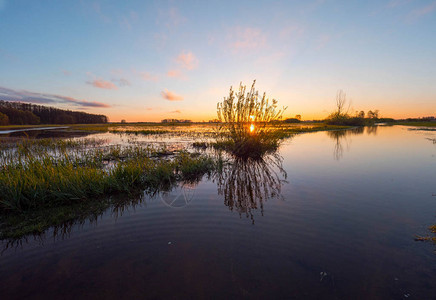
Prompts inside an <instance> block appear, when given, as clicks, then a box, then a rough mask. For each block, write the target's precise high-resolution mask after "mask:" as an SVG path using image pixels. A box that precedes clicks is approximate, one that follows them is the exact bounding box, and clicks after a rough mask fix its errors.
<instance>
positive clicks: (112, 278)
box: [0, 126, 436, 299]
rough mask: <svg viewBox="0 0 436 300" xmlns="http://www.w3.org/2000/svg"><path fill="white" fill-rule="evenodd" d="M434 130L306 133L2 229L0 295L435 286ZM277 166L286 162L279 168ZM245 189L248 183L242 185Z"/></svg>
mask: <svg viewBox="0 0 436 300" xmlns="http://www.w3.org/2000/svg"><path fill="white" fill-rule="evenodd" d="M435 137H436V134H435V132H429V131H410V130H408V128H407V127H402V126H395V127H374V128H365V129H364V130H359V129H358V130H354V131H340V132H318V133H310V134H302V135H298V136H296V137H294V138H293V139H289V140H286V141H285V143H284V145H283V146H282V147H281V149H280V155H281V156H282V159H280V158H279V157H269V158H267V159H266V162H265V164H262V163H249V162H248V163H247V162H243V161H242V162H241V161H235V162H234V163H233V165H231V166H228V167H227V168H226V169H225V170H224V171H223V172H222V173H221V174H220V175H214V176H211V177H210V178H206V177H205V178H204V179H203V180H202V181H201V182H200V183H198V184H196V183H191V184H185V185H181V186H179V187H178V188H176V189H174V190H172V191H170V192H166V193H160V194H157V195H154V196H153V197H150V196H147V195H144V197H143V199H142V200H141V201H139V202H138V203H137V204H136V205H132V206H128V207H123V209H118V210H114V209H110V210H108V211H106V212H105V213H104V214H103V215H102V216H101V217H100V218H99V219H98V220H97V221H96V222H85V224H83V225H74V226H73V227H72V228H70V231H68V232H65V233H64V234H59V232H58V231H57V232H56V234H54V233H55V229H51V230H49V231H48V232H47V233H46V234H44V235H43V236H40V237H38V238H28V239H27V241H22V243H21V244H19V245H18V246H15V247H10V245H9V247H8V245H7V241H3V242H2V245H1V246H2V247H3V253H2V255H1V257H0V260H1V263H0V282H1V283H0V293H1V295H2V298H3V299H6V298H27V297H30V298H53V297H57V298H59V297H62V298H66V299H69V298H83V297H87V298H89V297H96V298H121V297H123V298H127V297H132V298H133V297H134V298H139V297H141V298H157V299H159V298H210V297H215V298H263V299H265V298H268V299H277V298H279V299H280V298H286V299H293V298H296V299H406V298H407V299H435V295H436V254H435V252H434V250H435V249H436V246H434V245H432V244H430V243H428V244H427V243H421V242H415V241H414V236H415V234H421V235H425V234H427V233H428V232H427V227H428V226H429V225H432V224H436V197H434V194H436V184H435V179H436V171H435V170H436V168H435V167H436V157H435V155H436V145H435V144H434V143H432V141H431V140H429V139H434V138H435ZM280 168H283V169H282V170H281V169H280ZM250 191H251V192H250Z"/></svg>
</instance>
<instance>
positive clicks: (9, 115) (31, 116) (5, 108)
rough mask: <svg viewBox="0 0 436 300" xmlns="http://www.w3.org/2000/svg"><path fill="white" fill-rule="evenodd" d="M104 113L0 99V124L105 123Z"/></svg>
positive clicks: (106, 119)
mask: <svg viewBox="0 0 436 300" xmlns="http://www.w3.org/2000/svg"><path fill="white" fill-rule="evenodd" d="M107 122H108V118H107V117H106V116H105V115H94V114H88V113H85V112H79V111H71V110H64V109H59V108H54V107H47V106H42V105H35V104H30V103H21V102H8V101H3V100H0V125H36V124H96V123H107Z"/></svg>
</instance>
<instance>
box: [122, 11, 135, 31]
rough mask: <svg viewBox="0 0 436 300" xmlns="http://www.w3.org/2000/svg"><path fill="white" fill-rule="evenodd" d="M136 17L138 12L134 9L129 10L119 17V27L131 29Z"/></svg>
mask: <svg viewBox="0 0 436 300" xmlns="http://www.w3.org/2000/svg"><path fill="white" fill-rule="evenodd" d="M138 18H139V17H138V14H137V13H136V12H134V11H131V12H130V13H129V14H127V15H124V16H122V17H121V18H120V19H119V23H120V26H121V28H124V29H127V30H131V29H132V26H133V25H134V24H135V23H136V22H137V21H138Z"/></svg>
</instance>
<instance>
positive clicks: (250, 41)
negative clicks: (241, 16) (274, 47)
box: [228, 27, 266, 52]
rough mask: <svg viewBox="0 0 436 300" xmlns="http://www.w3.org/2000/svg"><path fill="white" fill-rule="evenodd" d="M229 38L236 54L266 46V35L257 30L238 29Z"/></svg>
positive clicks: (249, 28)
mask: <svg viewBox="0 0 436 300" xmlns="http://www.w3.org/2000/svg"><path fill="white" fill-rule="evenodd" d="M228 38H229V41H230V48H231V49H232V50H233V51H234V52H240V51H247V50H255V49H259V48H263V47H264V46H265V45H266V35H265V34H264V33H263V32H262V31H261V30H260V29H257V28H251V27H245V28H243V27H236V28H234V29H233V30H232V31H231V32H230V33H229V36H228Z"/></svg>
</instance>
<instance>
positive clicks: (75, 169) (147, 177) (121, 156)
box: [0, 147, 215, 213]
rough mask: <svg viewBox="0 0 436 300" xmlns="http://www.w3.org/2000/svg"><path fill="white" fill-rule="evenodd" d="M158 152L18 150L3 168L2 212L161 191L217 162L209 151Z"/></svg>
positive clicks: (133, 149)
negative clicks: (161, 155) (164, 154)
mask: <svg viewBox="0 0 436 300" xmlns="http://www.w3.org/2000/svg"><path fill="white" fill-rule="evenodd" d="M156 153H157V152H156V151H155V150H152V149H150V148H141V147H128V148H126V149H120V148H118V147H111V148H110V149H106V151H104V150H102V149H94V150H90V151H87V152H86V153H85V154H83V153H82V154H81V155H79V154H71V153H69V152H63V153H61V154H59V155H58V156H53V155H50V154H47V153H46V154H41V153H35V152H24V153H21V152H19V151H18V152H15V153H13V154H10V155H9V156H6V157H4V158H3V159H2V165H1V166H0V168H1V172H0V212H2V213H5V212H20V211H26V210H32V209H39V208H47V207H57V206H62V205H71V204H74V203H80V202H86V201H88V200H89V199H92V198H95V197H99V196H104V195H112V194H116V193H130V192H132V191H133V190H138V189H142V190H144V189H151V188H154V189H158V188H159V187H160V186H162V185H165V184H169V183H171V182H177V181H179V180H184V179H187V180H191V179H192V178H198V177H201V176H203V175H204V174H205V173H207V172H209V171H211V170H212V169H213V168H214V166H215V164H214V161H213V160H212V158H210V157H207V156H205V155H199V154H190V153H187V152H183V151H182V152H177V153H174V154H173V157H172V158H167V159H162V158H156V156H158V155H156ZM108 163H109V164H108Z"/></svg>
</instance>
